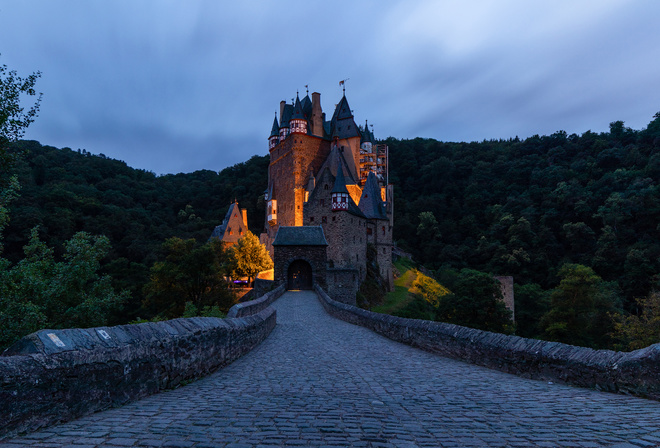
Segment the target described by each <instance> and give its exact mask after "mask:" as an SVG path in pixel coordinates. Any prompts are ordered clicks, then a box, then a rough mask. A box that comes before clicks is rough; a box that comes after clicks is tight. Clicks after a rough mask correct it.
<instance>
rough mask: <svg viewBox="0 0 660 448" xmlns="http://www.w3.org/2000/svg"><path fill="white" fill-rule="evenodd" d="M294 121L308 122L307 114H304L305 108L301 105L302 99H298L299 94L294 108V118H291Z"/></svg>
mask: <svg viewBox="0 0 660 448" xmlns="http://www.w3.org/2000/svg"><path fill="white" fill-rule="evenodd" d="M291 119H292V120H306V118H305V114H303V108H302V104H300V98H299V97H298V94H296V103H295V105H294V106H293V116H292V117H291Z"/></svg>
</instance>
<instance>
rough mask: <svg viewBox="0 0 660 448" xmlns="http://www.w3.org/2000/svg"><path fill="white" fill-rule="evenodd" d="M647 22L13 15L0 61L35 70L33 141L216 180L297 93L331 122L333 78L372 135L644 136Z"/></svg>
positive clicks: (550, 13) (592, 9)
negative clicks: (619, 127)
mask: <svg viewBox="0 0 660 448" xmlns="http://www.w3.org/2000/svg"><path fill="white" fill-rule="evenodd" d="M658 12H660V4H655V3H645V4H641V3H640V4H636V3H632V4H631V3H630V2H625V1H618V0H611V1H608V0H605V1H592V0H590V1H581V2H571V1H566V0H561V1H555V2H543V3H539V2H526V1H522V0H506V1H498V2H492V1H486V0H481V1H479V0H477V1H474V2H460V1H453V0H452V1H443V2H436V1H412V2H410V1H406V2H404V1H384V2H382V1H380V2H376V1H365V2H358V3H355V2H349V1H347V0H342V1H339V2H333V3H322V2H305V1H302V0H289V1H281V2H270V1H250V2H233V3H226V2H215V1H188V2H185V3H183V2H177V1H167V2H165V1H141V2H132V1H115V2H88V1H82V0H79V1H57V0H48V1H46V0H32V1H30V2H19V1H9V2H4V4H3V6H2V7H0V41H1V42H5V47H3V48H1V49H0V51H2V56H1V58H0V63H5V64H7V65H9V66H10V67H11V68H13V69H17V70H19V72H21V73H22V74H27V73H29V72H31V71H34V70H41V71H42V72H43V78H42V79H41V80H40V81H39V84H38V87H39V89H40V90H41V91H43V92H44V101H43V104H42V110H41V114H40V115H41V116H40V117H39V118H38V120H37V122H35V124H34V125H33V127H32V128H31V129H30V130H29V131H28V135H27V137H28V138H34V139H37V140H40V141H41V142H42V143H43V144H50V145H54V146H69V147H72V148H74V149H75V148H77V147H80V148H85V149H87V150H89V151H91V152H93V153H99V152H103V153H104V154H106V155H107V156H109V157H114V158H118V159H122V160H125V161H126V162H127V163H129V164H131V165H134V166H136V167H140V168H145V169H150V170H152V171H155V172H157V173H166V172H177V171H191V170H195V169H203V168H208V169H214V170H220V169H222V168H224V167H225V166H227V165H228V164H233V163H236V162H239V161H242V160H246V159H247V158H249V157H250V156H251V155H253V154H266V153H267V150H266V147H267V146H266V138H267V136H268V133H269V132H270V127H271V124H272V117H273V112H275V111H279V102H280V100H286V101H290V100H291V98H293V97H294V96H295V94H296V91H300V93H301V95H304V86H305V85H306V84H308V85H309V86H310V91H318V92H321V93H322V104H323V107H324V110H325V111H326V112H327V113H329V114H331V113H332V111H333V109H334V104H335V103H337V102H338V101H339V99H340V97H341V89H340V88H339V86H338V81H339V80H341V79H345V78H350V80H349V81H348V82H347V84H346V88H347V96H348V99H349V102H350V105H351V107H352V108H353V109H354V111H355V115H356V119H357V121H358V122H359V123H363V122H364V121H363V120H364V119H366V118H368V119H369V122H370V123H373V124H374V125H375V131H376V135H377V136H378V137H387V136H390V135H391V136H395V137H399V138H413V137H416V136H423V137H433V138H437V139H440V140H455V141H457V140H458V141H460V140H467V141H471V140H482V139H487V138H509V137H513V136H515V135H519V136H520V137H525V136H529V135H532V134H537V133H538V134H547V133H552V132H555V131H556V130H559V129H564V130H566V131H567V132H569V133H571V132H577V133H581V132H584V131H586V130H587V129H592V130H594V131H602V130H606V129H607V126H608V123H609V122H610V121H614V120H624V121H626V124H627V125H628V126H632V127H634V128H640V127H642V126H645V125H646V124H647V123H648V122H649V121H650V119H651V118H652V116H653V114H654V113H655V112H657V111H658V110H660V91H658V89H657V88H656V84H657V79H659V78H660V62H659V61H660V57H658V56H659V55H658V54H657V53H658V50H657V48H656V47H657V45H656V44H657V42H658V38H659V37H660V31H659V30H658V27H657V26H656V23H655V20H654V17H657V13H658ZM9 42H11V44H7V43H9Z"/></svg>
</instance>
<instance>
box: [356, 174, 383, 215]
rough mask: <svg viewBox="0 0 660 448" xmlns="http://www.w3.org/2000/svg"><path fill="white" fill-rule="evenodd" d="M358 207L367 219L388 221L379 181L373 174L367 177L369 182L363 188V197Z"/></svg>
mask: <svg viewBox="0 0 660 448" xmlns="http://www.w3.org/2000/svg"><path fill="white" fill-rule="evenodd" d="M358 207H359V208H360V210H361V211H362V213H364V215H365V216H366V217H367V218H370V219H372V218H375V219H388V218H387V213H386V211H385V204H384V202H383V199H382V198H381V196H380V186H379V185H378V179H376V175H375V174H374V173H373V172H370V173H369V176H367V182H366V183H365V184H364V187H363V188H362V196H361V197H360V204H359V205H358Z"/></svg>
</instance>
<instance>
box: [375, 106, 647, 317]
mask: <svg viewBox="0 0 660 448" xmlns="http://www.w3.org/2000/svg"><path fill="white" fill-rule="evenodd" d="M386 143H387V144H388V145H389V147H390V166H391V169H390V180H391V182H392V183H394V184H395V207H396V208H395V213H396V219H395V233H394V237H395V239H396V241H397V242H398V243H399V244H400V245H401V246H402V247H403V248H404V249H406V250H408V251H411V252H412V253H414V254H415V256H416V258H417V259H418V261H420V262H421V263H423V264H424V265H425V266H426V267H427V268H431V269H435V270H437V271H438V275H440V276H442V272H443V271H446V270H455V269H461V268H465V267H469V268H472V269H478V270H481V271H485V272H491V273H493V274H495V275H512V276H514V278H515V281H516V283H518V284H529V283H537V284H539V285H540V286H541V287H542V288H544V289H549V288H552V287H554V286H555V285H556V284H557V280H558V278H557V272H558V270H559V268H560V267H561V266H562V265H563V264H565V263H580V264H584V265H587V266H591V267H593V268H594V270H595V272H596V273H597V274H598V275H599V276H601V277H602V278H603V279H604V280H607V281H612V282H615V285H616V286H617V287H618V288H619V289H620V290H621V292H622V295H623V297H624V298H625V303H626V305H627V306H628V307H629V308H630V304H631V303H632V299H633V298H634V297H641V296H645V295H647V294H648V292H649V291H650V290H651V289H653V288H656V287H657V286H658V280H659V278H658V274H660V238H658V232H659V231H660V228H659V226H658V216H659V215H660V189H659V187H658V179H660V114H656V116H655V117H654V120H653V121H652V122H651V123H650V124H649V126H648V127H647V129H645V130H642V131H635V130H632V129H629V128H626V127H625V126H624V124H623V123H622V122H614V123H612V124H611V125H610V132H607V133H600V134H596V133H593V132H590V131H587V132H585V133H583V134H582V135H575V134H573V135H566V133H565V132H561V131H560V132H557V133H555V134H552V135H550V136H533V137H530V138H527V139H524V140H520V139H518V138H515V139H510V140H497V141H484V142H480V143H477V142H473V143H443V142H439V141H436V140H432V139H419V138H418V139H414V140H396V139H393V138H389V139H387V140H386ZM424 212H427V213H424ZM428 212H430V213H428ZM422 213H424V214H423V215H421V217H420V214H422Z"/></svg>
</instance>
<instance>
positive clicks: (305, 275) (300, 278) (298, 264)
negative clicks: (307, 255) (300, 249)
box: [287, 260, 312, 289]
mask: <svg viewBox="0 0 660 448" xmlns="http://www.w3.org/2000/svg"><path fill="white" fill-rule="evenodd" d="M287 289H312V266H311V265H310V264H309V263H308V262H306V261H305V260H295V261H293V262H292V263H291V264H290V265H289V272H288V275H287Z"/></svg>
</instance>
